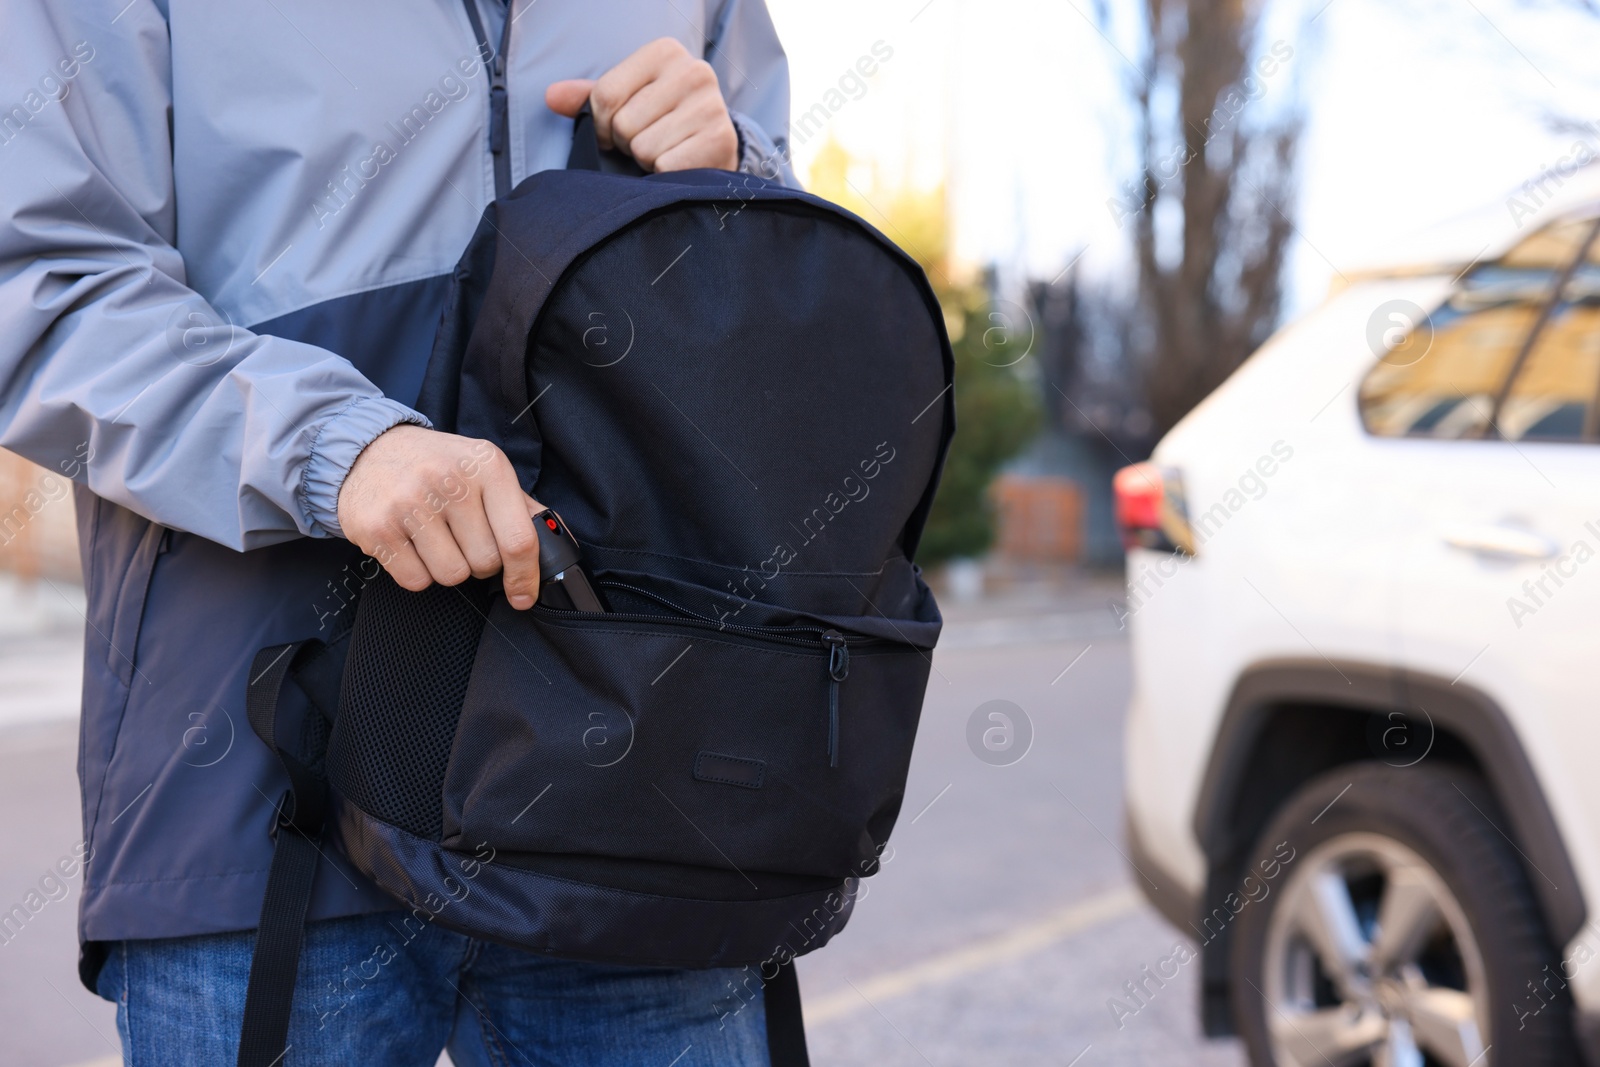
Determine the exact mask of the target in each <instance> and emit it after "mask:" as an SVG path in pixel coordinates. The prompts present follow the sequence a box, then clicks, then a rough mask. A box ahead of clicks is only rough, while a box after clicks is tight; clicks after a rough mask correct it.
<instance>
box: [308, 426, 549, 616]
mask: <svg viewBox="0 0 1600 1067" xmlns="http://www.w3.org/2000/svg"><path fill="white" fill-rule="evenodd" d="M539 510H541V505H540V504H538V503H537V502H535V501H534V499H533V498H532V497H530V496H528V494H526V493H524V492H523V491H522V486H521V485H520V484H518V482H517V475H516V472H515V471H513V470H512V469H511V461H510V460H508V459H506V457H505V453H503V452H501V451H500V450H499V449H498V448H495V447H494V446H493V445H491V444H490V443H489V442H487V441H477V440H473V439H472V438H469V437H457V436H456V435H455V434H449V433H439V432H438V431H435V430H425V429H423V428H422V427H420V426H396V427H394V428H393V429H391V430H389V431H388V432H386V433H384V434H382V435H380V436H379V437H378V438H377V440H375V441H373V442H372V443H371V444H370V445H368V446H367V447H366V448H365V449H364V450H362V453H361V455H359V456H357V457H356V462H355V466H353V467H351V468H350V473H349V474H348V475H347V476H346V477H345V480H344V485H342V486H340V488H339V525H340V526H341V527H343V528H344V535H345V537H346V538H347V539H349V540H350V541H351V542H352V543H354V544H355V545H357V546H358V547H360V549H361V550H362V551H363V552H366V553H367V554H368V555H370V556H372V557H373V558H374V559H376V560H377V561H378V562H379V563H380V564H382V565H383V568H384V569H385V570H387V571H388V572H389V573H390V574H391V575H393V577H394V580H395V581H396V582H398V583H400V585H401V586H403V587H404V588H406V589H410V590H412V591H413V592H415V591H417V590H421V589H426V588H427V587H428V586H430V585H432V584H433V583H434V582H438V583H439V584H440V585H459V584H461V583H462V582H464V581H466V580H467V575H469V574H470V575H472V576H474V577H477V578H487V577H489V576H490V575H491V574H495V573H498V572H500V571H504V572H505V587H506V599H507V600H508V601H509V602H510V603H511V606H512V607H514V608H516V609H518V610H519V611H520V610H522V609H524V608H529V607H532V606H533V602H534V601H535V600H536V599H538V596H539V537H538V534H536V533H535V532H534V529H533V519H532V516H533V515H534V514H535V513H537V512H538V511H539Z"/></svg>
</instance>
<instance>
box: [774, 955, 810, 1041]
mask: <svg viewBox="0 0 1600 1067" xmlns="http://www.w3.org/2000/svg"><path fill="white" fill-rule="evenodd" d="M762 992H763V1001H764V1006H765V1008H766V1012H767V1060H768V1062H769V1063H770V1064H771V1067H811V1057H810V1054H809V1053H808V1052H807V1050H806V1021H805V1018H804V1017H803V1016H802V1015H801V1013H800V980H799V979H798V978H797V977H796V976H795V973H794V960H789V961H788V962H786V963H785V964H784V965H783V966H781V967H779V968H778V973H777V975H776V976H774V977H773V979H772V980H771V981H769V982H768V983H767V984H766V987H765V989H764V990H763V991H762Z"/></svg>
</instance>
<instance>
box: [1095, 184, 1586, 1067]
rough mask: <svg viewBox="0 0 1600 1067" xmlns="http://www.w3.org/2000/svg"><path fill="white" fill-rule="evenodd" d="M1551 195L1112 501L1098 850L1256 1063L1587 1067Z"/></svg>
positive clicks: (1239, 382) (1568, 504) (1562, 260)
mask: <svg viewBox="0 0 1600 1067" xmlns="http://www.w3.org/2000/svg"><path fill="white" fill-rule="evenodd" d="M1584 183H1586V185H1587V192H1584V190H1583V188H1580V186H1581V185H1583V184H1584ZM1584 183H1580V182H1577V181H1574V182H1573V183H1572V185H1571V186H1570V187H1569V188H1568V189H1567V190H1565V192H1564V195H1565V206H1564V207H1562V208H1561V209H1560V210H1559V211H1558V210H1555V207H1556V205H1546V207H1547V208H1548V209H1549V210H1546V211H1545V212H1544V213H1543V214H1542V216H1541V220H1540V223H1539V224H1538V225H1537V226H1535V225H1533V224H1528V225H1525V226H1523V227H1522V228H1521V229H1520V231H1519V230H1517V229H1516V228H1515V227H1512V226H1510V225H1509V224H1507V225H1505V226H1503V227H1502V229H1505V230H1507V231H1509V232H1506V233H1503V234H1501V235H1500V236H1499V237H1497V238H1494V239H1491V240H1490V241H1489V242H1488V243H1486V244H1483V246H1482V247H1481V248H1478V247H1476V246H1477V245H1478V244H1479V243H1480V242H1479V241H1478V237H1477V236H1473V237H1472V238H1470V239H1469V240H1467V241H1466V242H1465V246H1464V247H1463V248H1462V249H1461V250H1460V252H1459V254H1458V255H1456V256H1455V257H1454V260H1455V261H1454V262H1448V260H1447V258H1434V259H1433V260H1432V261H1431V263H1429V264H1423V265H1420V266H1415V265H1414V266H1411V267H1395V268H1390V269H1385V270H1380V271H1373V272H1368V273H1367V274H1364V275H1361V276H1353V277H1351V278H1350V279H1348V284H1346V285H1344V287H1343V288H1342V289H1341V290H1340V291H1338V292H1336V293H1335V294H1334V295H1333V296H1331V297H1330V298H1329V299H1328V301H1327V302H1326V303H1325V304H1324V305H1323V306H1322V307H1321V308H1319V309H1318V310H1317V311H1315V312H1314V313H1312V314H1310V315H1308V316H1306V317H1305V318H1304V319H1302V320H1301V321H1299V322H1297V323H1295V324H1293V325H1292V326H1290V327H1288V328H1286V329H1285V330H1283V331H1282V332H1281V333H1279V334H1278V335H1277V336H1276V337H1274V338H1273V339H1272V340H1271V341H1270V342H1269V343H1267V344H1266V345H1265V346H1263V347H1262V349H1261V350H1260V351H1259V352H1258V353H1256V354H1255V355H1254V356H1253V357H1252V358H1251V359H1250V360H1249V361H1248V362H1247V363H1246V364H1245V365H1244V366H1243V367H1241V368H1240V369H1239V371H1238V372H1237V373H1236V374H1234V375H1233V377H1232V378H1230V379H1229V380H1228V381H1227V383H1226V384H1224V385H1223V386H1222V387H1221V388H1220V389H1218V390H1217V391H1216V392H1215V393H1214V394H1212V395H1211V396H1210V397H1209V398H1207V399H1206V400H1205V402H1204V403H1202V404H1201V405H1200V406H1199V407H1198V408H1196V409H1195V410H1194V411H1193V412H1192V413H1191V414H1190V415H1189V416H1188V417H1187V418H1185V419H1184V420H1183V421H1182V422H1181V423H1180V424H1179V425H1178V426H1177V427H1176V428H1174V429H1173V430H1172V432H1171V433H1169V434H1168V435H1167V436H1166V438H1165V439H1163V440H1162V442H1161V443H1160V445H1159V446H1158V447H1157V448H1156V450H1155V454H1154V456H1153V457H1152V460H1151V461H1150V462H1149V463H1146V464H1138V465H1136V466H1134V467H1129V468H1126V469H1124V470H1123V471H1121V472H1120V473H1119V474H1118V476H1117V491H1118V512H1119V517H1120V519H1121V521H1122V525H1123V530H1124V538H1125V541H1126V543H1127V544H1128V546H1129V551H1128V607H1127V618H1126V622H1127V625H1128V627H1129V628H1130V632H1131V640H1132V650H1133V661H1134V695H1133V701H1132V707H1131V709H1130V713H1129V721H1128V736H1127V740H1128V746H1127V752H1128V754H1127V761H1128V762H1127V787H1126V788H1127V819H1128V830H1127V833H1128V842H1129V854H1130V857H1131V859H1132V862H1133V864H1134V866H1135V867H1136V868H1137V870H1138V875H1137V880H1138V883H1139V884H1140V885H1141V886H1142V887H1143V888H1144V890H1145V891H1146V893H1147V894H1148V895H1149V896H1150V897H1151V899H1152V901H1153V902H1154V903H1155V904H1156V905H1157V906H1158V907H1159V908H1160V910H1161V911H1162V912H1163V914H1165V915H1166V916H1167V917H1168V918H1169V919H1170V920H1171V921H1172V922H1173V923H1174V924H1175V925H1176V926H1177V927H1178V928H1179V929H1180V930H1182V931H1183V932H1184V933H1185V934H1187V935H1188V936H1189V937H1190V938H1193V939H1195V940H1196V941H1198V942H1199V943H1200V944H1201V946H1202V948H1201V951H1200V966H1201V968H1202V971H1203V983H1202V990H1203V992H1202V1005H1201V1010H1202V1016H1203V1020H1204V1024H1205V1028H1206V1031H1207V1033H1210V1034H1224V1033H1237V1034H1240V1035H1241V1036H1242V1037H1243V1038H1244V1040H1245V1043H1246V1045H1247V1047H1248V1049H1249V1052H1250V1055H1251V1057H1252V1061H1253V1062H1254V1063H1255V1064H1257V1065H1267V1064H1273V1065H1279V1067H1290V1065H1296V1067H1323V1065H1327V1064H1332V1065H1338V1067H1345V1065H1355V1064H1370V1065H1372V1067H1426V1065H1435V1064H1447V1065H1451V1067H1487V1065H1490V1064H1493V1065H1495V1067H1539V1065H1545V1064H1549V1065H1562V1067H1566V1065H1570V1064H1577V1063H1583V1062H1588V1063H1590V1064H1593V1065H1600V960H1596V959H1595V957H1596V955H1597V954H1600V925H1592V924H1591V920H1592V919H1593V918H1595V917H1596V915H1597V914H1600V240H1596V235H1597V233H1600V181H1596V180H1595V178H1594V176H1592V175H1591V176H1586V177H1585V178H1584ZM1498 211H1499V218H1500V219H1501V220H1505V219H1506V214H1507V212H1506V209H1505V208H1504V207H1501V208H1499V209H1498ZM1514 217H1515V213H1514V212H1513V218H1514ZM1465 232H1470V231H1465ZM1128 1007H1130V1008H1131V1009H1136V1008H1137V1005H1128Z"/></svg>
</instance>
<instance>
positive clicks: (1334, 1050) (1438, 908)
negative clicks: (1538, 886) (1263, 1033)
mask: <svg viewBox="0 0 1600 1067" xmlns="http://www.w3.org/2000/svg"><path fill="white" fill-rule="evenodd" d="M1282 892H1283V899H1282V900H1281V901H1280V902H1279V904H1278V906H1277V907H1276V908H1275V909H1273V912H1272V916H1271V918H1270V920H1269V922H1268V927H1267V946H1266V958H1265V961H1264V962H1265V968H1264V970H1263V979H1264V981H1265V984H1266V988H1265V989H1264V990H1262V992H1263V994H1264V995H1265V997H1266V999H1267V1019H1266V1022H1267V1030H1268V1034H1269V1036H1270V1039H1271V1043H1272V1051H1273V1058H1274V1060H1275V1061H1276V1062H1277V1063H1278V1064H1280V1065H1281V1067H1328V1065H1332V1067H1360V1065H1363V1064H1369V1065H1370V1067H1488V1064H1489V1058H1488V1056H1487V1055H1485V1053H1486V1051H1487V1049H1486V1046H1485V1043H1486V1041H1487V1040H1488V1033H1489V1022H1488V1020H1489V1011H1488V982H1487V978H1486V972H1485V969H1484V965H1483V953H1482V951H1481V949H1480V948H1479V946H1478V940H1477V937H1476V935H1475V934H1474V933H1473V931H1472V927H1471V924H1470V923H1468V921H1467V917H1466V912H1465V911H1464V910H1463V909H1462V907H1461V904H1460V902H1459V901H1458V900H1457V899H1456V897H1455V894H1454V893H1452V892H1451V891H1450V888H1449V886H1447V885H1446V884H1445V882H1444V879H1443V878H1441V877H1440V876H1439V874H1438V872H1436V871H1435V870H1434V869H1433V867H1432V866H1431V865H1430V864H1429V863H1428V862H1427V861H1426V860H1424V859H1423V858H1422V857H1421V856H1419V855H1418V854H1417V853H1416V852H1415V851H1413V850H1412V849H1410V848H1408V847H1407V846H1405V845H1403V844H1401V843H1400V842H1399V841H1396V840H1394V839H1393V838H1390V837H1385V836H1383V835H1381V834H1375V833H1349V834H1341V835H1340V836H1338V837H1335V838H1332V839H1331V840H1328V841H1325V842H1323V843H1322V844H1321V845H1319V846H1317V847H1316V848H1315V849H1313V850H1311V852H1309V853H1308V854H1306V855H1305V856H1304V857H1302V858H1300V859H1298V860H1296V861H1292V862H1291V868H1290V875H1289V878H1288V879H1287V880H1286V881H1285V883H1284V886H1283V889H1282Z"/></svg>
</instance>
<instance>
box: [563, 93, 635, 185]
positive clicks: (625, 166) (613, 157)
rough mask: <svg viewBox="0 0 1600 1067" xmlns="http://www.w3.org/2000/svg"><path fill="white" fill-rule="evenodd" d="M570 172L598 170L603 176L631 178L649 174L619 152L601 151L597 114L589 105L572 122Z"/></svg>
mask: <svg viewBox="0 0 1600 1067" xmlns="http://www.w3.org/2000/svg"><path fill="white" fill-rule="evenodd" d="M567 169H568V170H597V171H600V172H601V173H603V174H625V175H627V176H628V177H631V178H639V177H643V176H644V175H645V174H646V173H648V172H647V171H646V170H645V169H644V168H643V167H641V166H639V164H638V161H636V160H635V159H634V158H633V157H632V156H630V155H628V154H627V153H626V152H619V151H617V150H616V149H615V148H605V149H602V148H601V147H600V138H599V136H598V135H597V134H596V133H595V128H594V112H593V111H592V110H590V108H589V105H588V104H584V105H583V107H582V108H581V109H580V110H579V111H578V117H577V118H575V119H573V120H572V150H571V151H570V152H568V153H567Z"/></svg>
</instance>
